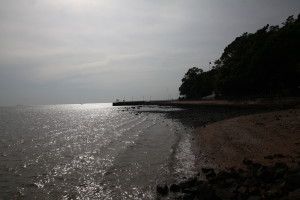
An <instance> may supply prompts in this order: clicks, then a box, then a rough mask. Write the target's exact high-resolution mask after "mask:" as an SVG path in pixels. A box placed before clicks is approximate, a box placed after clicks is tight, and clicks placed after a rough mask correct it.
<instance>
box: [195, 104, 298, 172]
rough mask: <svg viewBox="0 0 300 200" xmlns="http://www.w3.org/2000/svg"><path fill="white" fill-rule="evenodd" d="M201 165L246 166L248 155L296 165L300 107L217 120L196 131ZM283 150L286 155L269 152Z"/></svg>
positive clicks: (267, 160) (258, 160) (215, 166)
mask: <svg viewBox="0 0 300 200" xmlns="http://www.w3.org/2000/svg"><path fill="white" fill-rule="evenodd" d="M192 146H193V150H194V151H195V152H196V157H197V168H198V169H199V170H200V169H201V167H213V168H215V169H216V170H217V171H219V170H221V169H226V168H229V167H233V166H236V167H239V168H240V167H243V164H242V161H243V159H244V158H249V159H252V160H254V161H257V162H260V163H263V164H266V165H268V164H271V163H274V162H278V161H283V162H286V163H287V164H290V165H292V164H293V163H295V162H298V161H299V160H300V108H296V109H289V110H284V111H277V112H270V113H263V114H256V115H250V116H244V117H237V118H232V119H228V120H224V121H220V122H216V123H213V124H210V125H207V126H206V127H199V128H197V129H195V131H194V132H193V142H192ZM274 154H283V155H284V158H273V159H272V160H271V159H266V158H264V157H265V156H269V155H274Z"/></svg>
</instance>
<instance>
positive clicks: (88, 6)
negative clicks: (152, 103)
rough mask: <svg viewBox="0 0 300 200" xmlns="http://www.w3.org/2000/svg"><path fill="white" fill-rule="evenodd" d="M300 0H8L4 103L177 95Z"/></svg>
mask: <svg viewBox="0 0 300 200" xmlns="http://www.w3.org/2000/svg"><path fill="white" fill-rule="evenodd" d="M299 11H300V1H299V0H0V106H9V105H16V104H24V105H36V104H59V103H88V102H95V103H97V102H112V101H114V100H115V99H117V98H118V99H120V100H123V98H124V97H125V99H126V100H131V99H132V98H133V99H134V100H142V99H143V97H144V99H145V100H149V98H150V96H151V98H152V99H164V98H168V97H171V98H176V97H178V93H179V92H178V87H179V86H180V84H181V78H182V77H183V76H184V74H185V72H186V71H187V70H188V69H189V68H190V67H193V66H197V67H200V68H202V69H204V70H207V69H208V65H209V64H208V63H209V62H210V61H211V62H213V61H214V60H216V59H218V58H219V57H220V56H221V54H222V52H223V50H224V48H225V47H226V46H227V45H228V44H230V43H231V42H232V41H233V40H234V39H235V38H236V37H237V36H240V35H241V34H243V33H244V32H250V33H251V32H255V31H256V30H257V29H259V28H262V27H263V26H264V25H266V24H270V25H280V24H281V23H282V22H284V21H285V19H286V18H287V17H288V16H290V15H295V16H297V15H298V14H299Z"/></svg>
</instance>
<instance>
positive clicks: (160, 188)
mask: <svg viewBox="0 0 300 200" xmlns="http://www.w3.org/2000/svg"><path fill="white" fill-rule="evenodd" d="M156 192H157V193H158V194H161V195H167V194H168V192H169V189H168V186H167V185H164V184H159V185H157V186H156Z"/></svg>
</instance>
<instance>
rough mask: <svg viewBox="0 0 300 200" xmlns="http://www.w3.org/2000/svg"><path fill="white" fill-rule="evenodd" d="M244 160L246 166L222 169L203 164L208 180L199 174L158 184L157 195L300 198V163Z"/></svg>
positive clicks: (204, 199) (187, 199) (218, 199)
mask: <svg viewBox="0 0 300 200" xmlns="http://www.w3.org/2000/svg"><path fill="white" fill-rule="evenodd" d="M272 156H273V155H272ZM243 164H244V165H245V169H236V168H230V169H228V170H226V171H220V172H219V173H216V172H215V171H214V169H212V168H202V172H203V173H204V174H205V176H206V180H205V181H203V180H199V179H198V178H197V176H195V177H192V178H188V179H186V180H184V181H182V182H180V183H179V184H172V185H169V186H168V185H157V188H156V190H157V193H158V197H157V199H177V200H231V199H235V200H262V199H266V200H268V199H272V200H273V199H274V200H277V199H278V200H299V199H300V163H297V164H296V165H295V166H293V167H289V166H288V165H287V164H285V163H282V162H276V163H275V165H273V166H264V165H262V164H260V163H255V162H253V161H252V160H249V159H245V160H244V161H243Z"/></svg>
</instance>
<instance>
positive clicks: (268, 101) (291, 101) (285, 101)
mask: <svg viewBox="0 0 300 200" xmlns="http://www.w3.org/2000/svg"><path fill="white" fill-rule="evenodd" d="M135 105H141V106H142V105H159V106H238V107H290V106H296V105H300V97H289V98H259V99H242V100H239V99H237V100H172V101H169V100H165V101H163V100H162V101H124V102H114V103H113V106H135Z"/></svg>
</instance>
